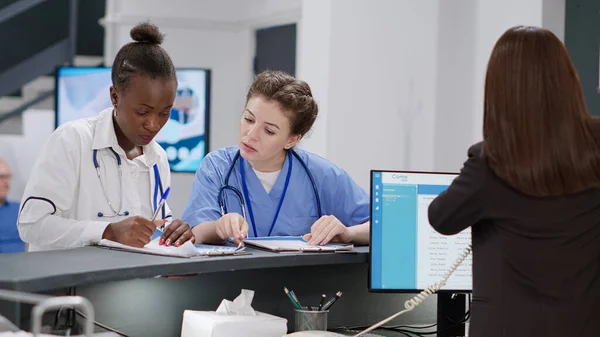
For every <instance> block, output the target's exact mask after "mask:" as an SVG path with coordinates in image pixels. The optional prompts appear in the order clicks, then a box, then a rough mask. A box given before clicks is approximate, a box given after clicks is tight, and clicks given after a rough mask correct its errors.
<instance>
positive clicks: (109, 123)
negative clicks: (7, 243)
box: [19, 23, 194, 251]
mask: <svg viewBox="0 0 600 337" xmlns="http://www.w3.org/2000/svg"><path fill="white" fill-rule="evenodd" d="M131 37H132V38H133V40H134V41H133V42H130V43H128V44H126V45H125V46H123V47H122V48H121V49H120V50H119V52H118V53H117V55H116V57H115V61H114V63H113V67H112V86H111V87H110V92H107V94H109V95H110V99H111V101H112V104H113V106H112V107H110V108H108V109H105V110H104V111H102V112H100V113H99V115H98V116H97V117H92V118H87V119H81V120H77V121H74V122H70V123H67V124H64V125H62V126H61V127H59V128H58V129H56V131H54V133H53V134H52V135H51V136H50V138H49V139H48V141H47V142H46V144H45V145H44V147H43V148H42V150H41V151H40V156H39V157H38V159H37V161H36V164H35V166H34V168H33V170H32V173H31V177H30V178H29V181H28V182H27V187H26V188H25V192H24V194H23V202H22V204H23V208H22V210H21V213H20V215H19V232H20V233H21V237H22V238H23V239H24V240H25V241H26V242H28V243H29V244H30V246H29V250H30V251H31V250H48V249H58V248H72V247H79V246H83V245H88V244H93V243H97V242H98V241H100V240H101V239H108V240H112V241H116V242H119V243H122V244H126V245H130V246H134V247H143V246H144V245H145V244H147V243H148V242H149V241H150V238H151V237H152V235H153V234H154V231H155V230H156V227H157V226H161V225H163V224H165V222H167V223H168V226H167V228H166V230H165V233H164V235H163V237H162V240H163V241H164V242H166V243H167V244H170V243H171V242H173V243H174V244H175V245H179V244H181V243H184V242H185V241H187V240H192V241H193V240H194V238H193V236H192V231H191V229H190V227H189V225H188V224H186V223H185V222H183V221H181V220H173V221H172V222H171V221H170V220H171V211H170V210H169V207H168V206H167V205H166V204H165V205H164V207H162V208H161V209H159V210H158V211H159V213H158V214H159V220H156V221H155V222H152V221H150V219H151V218H152V216H153V214H154V212H155V211H157V205H158V203H159V200H160V198H161V195H162V193H163V191H164V190H166V189H167V188H168V187H169V186H170V184H171V172H170V168H169V161H168V159H167V155H166V153H165V151H164V150H163V149H162V147H160V145H158V143H156V141H155V140H154V137H155V136H156V134H157V133H158V132H159V131H160V129H161V128H162V127H163V126H164V125H165V123H167V121H168V120H169V114H170V112H171V107H172V106H173V101H174V100H175V93H176V90H177V78H176V73H175V67H174V66H173V63H172V61H171V58H170V57H169V55H168V54H167V52H166V51H165V50H164V49H163V48H162V47H161V46H160V44H161V42H162V40H163V36H162V34H161V33H160V32H159V30H158V28H157V27H156V26H154V25H152V24H149V23H144V24H140V25H137V26H135V27H134V28H133V29H132V30H131Z"/></svg>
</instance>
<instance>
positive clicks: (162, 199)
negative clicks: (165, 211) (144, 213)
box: [150, 187, 171, 234]
mask: <svg viewBox="0 0 600 337" xmlns="http://www.w3.org/2000/svg"><path fill="white" fill-rule="evenodd" d="M170 191H171V187H167V189H166V190H165V192H164V193H163V195H162V196H161V197H160V201H159V202H158V206H156V209H155V210H154V214H152V219H150V221H151V222H154V220H156V217H157V216H158V213H160V209H161V208H162V207H163V206H164V205H165V202H167V197H168V196H169V192H170ZM163 226H164V225H163ZM160 227H162V226H160ZM156 230H157V231H159V232H160V233H163V234H164V232H163V230H162V228H159V227H156Z"/></svg>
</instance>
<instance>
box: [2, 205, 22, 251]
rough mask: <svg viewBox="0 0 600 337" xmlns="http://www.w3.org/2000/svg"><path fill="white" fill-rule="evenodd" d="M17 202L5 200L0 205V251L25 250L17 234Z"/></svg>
mask: <svg viewBox="0 0 600 337" xmlns="http://www.w3.org/2000/svg"><path fill="white" fill-rule="evenodd" d="M18 216H19V203H17V202H13V201H6V202H5V203H4V204H2V205H0V253H18V252H24V251H25V243H24V242H23V241H22V240H21V237H20V236H19V230H18V229H17V217H18Z"/></svg>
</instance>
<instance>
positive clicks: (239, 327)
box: [181, 310, 287, 337]
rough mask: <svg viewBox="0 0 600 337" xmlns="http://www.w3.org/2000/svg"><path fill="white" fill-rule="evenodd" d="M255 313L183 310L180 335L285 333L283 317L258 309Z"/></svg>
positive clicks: (268, 336) (264, 336) (270, 336)
mask: <svg viewBox="0 0 600 337" xmlns="http://www.w3.org/2000/svg"><path fill="white" fill-rule="evenodd" d="M256 314H257V315H256V316H244V315H227V314H219V313H216V312H214V311H193V310H185V311H184V312H183V323H182V326H181V337H240V336H244V337H281V336H284V335H285V334H287V320H286V319H285V318H281V317H277V316H273V315H269V314H265V313H262V312H258V311H257V312H256Z"/></svg>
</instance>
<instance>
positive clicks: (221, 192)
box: [217, 149, 323, 237]
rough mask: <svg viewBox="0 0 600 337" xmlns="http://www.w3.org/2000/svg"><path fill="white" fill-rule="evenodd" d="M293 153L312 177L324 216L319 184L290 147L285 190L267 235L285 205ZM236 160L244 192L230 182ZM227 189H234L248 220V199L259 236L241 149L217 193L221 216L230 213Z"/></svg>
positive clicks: (314, 190)
mask: <svg viewBox="0 0 600 337" xmlns="http://www.w3.org/2000/svg"><path fill="white" fill-rule="evenodd" d="M292 155H293V156H294V157H296V159H298V161H299V162H300V164H301V165H302V167H303V168H304V171H306V174H307V175H308V178H309V179H310V182H311V184H312V188H313V192H314V195H315V200H316V203H317V211H318V212H319V213H318V215H319V218H321V217H322V216H323V210H322V209H321V199H320V198H319V191H318V190H317V184H316V183H315V179H314V178H313V176H312V174H311V173H310V170H309V169H308V166H307V165H306V163H305V162H304V161H303V160H302V158H300V156H299V155H298V153H296V151H294V150H293V149H290V150H288V152H287V157H288V162H289V165H288V170H287V174H286V177H285V183H284V185H283V192H282V195H281V199H280V200H279V205H278V206H277V211H276V212H275V217H274V218H273V222H272V223H271V227H270V229H269V233H268V235H267V236H271V234H272V233H273V228H274V227H275V223H276V222H277V218H278V217H279V211H280V210H281V206H282V205H283V200H284V199H285V194H286V192H287V189H288V186H289V184H290V178H291V175H292V162H293V160H292ZM236 161H239V165H240V176H241V180H242V190H243V191H244V192H243V194H242V192H240V190H238V189H237V188H235V187H233V186H231V185H229V184H228V183H229V178H230V177H231V173H232V172H233V169H234V168H235V163H236ZM226 190H229V191H232V192H233V193H234V194H235V195H236V197H237V198H238V200H239V202H240V206H241V207H242V216H243V217H244V219H246V220H248V218H247V217H246V203H245V202H244V199H245V200H246V201H248V205H247V206H248V215H249V216H250V221H251V224H250V225H251V226H252V231H253V234H254V236H255V237H257V236H258V233H257V230H256V222H255V221H254V213H253V211H252V205H251V202H250V193H249V192H248V186H247V185H246V176H245V170H244V158H242V157H241V156H240V151H239V150H238V151H237V153H236V154H235V156H234V157H233V161H232V163H231V166H229V170H228V171H227V174H226V175H225V179H224V180H223V185H222V186H221V188H219V193H218V195H217V200H218V202H219V207H220V209H221V216H223V215H225V214H227V213H228V212H227V203H226V202H225V199H224V197H225V191H226Z"/></svg>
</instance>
